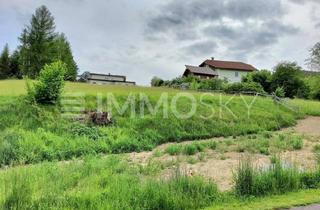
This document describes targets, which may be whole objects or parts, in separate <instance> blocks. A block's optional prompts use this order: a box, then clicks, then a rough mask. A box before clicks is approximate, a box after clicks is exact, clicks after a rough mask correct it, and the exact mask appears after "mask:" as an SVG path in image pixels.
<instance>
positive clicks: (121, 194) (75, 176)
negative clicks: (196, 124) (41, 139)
mask: <svg viewBox="0 0 320 210" xmlns="http://www.w3.org/2000/svg"><path fill="white" fill-rule="evenodd" d="M146 174H147V173H141V171H140V170H139V169H138V168H137V167H135V166H129V165H127V163H125V162H123V161H122V160H120V159H119V158H116V157H110V158H107V159H105V160H97V159H87V160H85V161H84V162H83V163H71V164H66V165H58V164H56V163H47V164H42V165H39V166H32V167H29V168H24V167H22V168H16V169H11V170H8V171H5V172H4V171H2V172H0V177H1V178H2V179H0V181H1V186H0V192H1V193H0V206H1V207H2V208H3V209H119V210H122V209H128V210H129V209H197V208H202V207H205V206H208V205H210V204H211V203H212V202H214V201H215V200H217V199H219V193H218V190H217V187H216V185H215V184H214V183H212V182H208V181H204V180H203V179H202V178H200V177H187V176H185V175H183V174H181V173H179V172H177V173H175V174H173V175H172V177H171V178H169V179H167V180H160V179H159V180H157V179H154V178H153V176H154V174H152V176H150V177H149V176H147V175H146Z"/></svg>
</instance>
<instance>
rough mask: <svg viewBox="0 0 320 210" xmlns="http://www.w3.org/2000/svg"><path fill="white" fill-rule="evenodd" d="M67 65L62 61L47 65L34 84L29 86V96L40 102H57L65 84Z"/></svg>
mask: <svg viewBox="0 0 320 210" xmlns="http://www.w3.org/2000/svg"><path fill="white" fill-rule="evenodd" d="M65 72H66V65H65V64H64V63H62V62H61V61H57V62H54V63H51V64H49V65H45V66H44V68H43V69H42V70H41V72H40V75H39V78H38V81H36V83H35V84H34V86H33V87H32V86H30V85H29V86H28V97H29V99H30V100H32V101H35V102H37V103H38V104H57V102H59V98H60V96H61V93H62V89H63V86H64V74H65Z"/></svg>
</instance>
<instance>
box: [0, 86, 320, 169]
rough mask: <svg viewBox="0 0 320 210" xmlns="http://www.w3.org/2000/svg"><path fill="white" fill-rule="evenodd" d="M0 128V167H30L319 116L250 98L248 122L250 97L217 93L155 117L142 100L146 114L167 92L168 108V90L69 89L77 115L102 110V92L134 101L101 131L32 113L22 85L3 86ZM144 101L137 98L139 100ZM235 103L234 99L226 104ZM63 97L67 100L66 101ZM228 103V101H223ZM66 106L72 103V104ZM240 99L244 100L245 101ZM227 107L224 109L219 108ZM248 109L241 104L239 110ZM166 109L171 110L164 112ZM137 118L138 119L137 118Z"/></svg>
mask: <svg viewBox="0 0 320 210" xmlns="http://www.w3.org/2000/svg"><path fill="white" fill-rule="evenodd" d="M0 88H1V93H0V95H1V97H0V101H1V104H2V106H1V108H0V128H1V136H2V138H1V145H3V146H1V156H0V163H1V164H5V165H7V164H23V163H36V162H40V161H44V160H68V159H71V158H74V157H80V156H82V155H88V154H98V153H123V152H133V151H136V152H138V151H143V150H150V149H152V148H154V147H155V146H156V145H159V144H163V143H166V142H180V141H185V140H190V139H203V138H210V137H219V136H237V135H246V134H251V133H257V132H260V131H268V130H269V131H270V130H277V129H280V128H282V127H286V126H290V125H294V124H295V122H296V119H298V118H301V117H303V116H304V113H312V114H314V115H318V114H320V103H317V102H306V101H303V102H302V101H299V100H297V101H295V103H297V104H299V105H300V107H301V112H300V113H295V112H292V111H290V110H289V109H287V108H286V107H283V106H281V105H278V104H275V103H274V102H273V101H272V100H271V99H268V98H261V97H259V98H257V99H256V101H255V102H254V104H253V105H252V108H251V109H250V113H249V114H250V116H248V110H247V109H248V108H247V106H248V104H250V103H251V102H252V101H253V97H249V96H246V97H239V96H227V95H222V96H220V95H219V94H211V95H209V94H205V95H203V94H201V93H197V92H185V93H186V94H191V96H194V98H195V100H196V101H194V102H192V101H191V100H189V99H187V98H184V97H181V98H179V100H177V103H176V104H177V106H176V108H175V109H170V108H169V109H168V114H167V116H164V115H163V110H164V109H165V107H164V106H163V105H162V106H159V109H158V111H157V112H156V113H153V112H152V110H149V109H148V106H147V105H146V104H144V103H142V102H145V101H146V100H148V101H150V103H151V105H152V107H153V108H155V107H156V104H157V101H158V99H159V98H160V96H161V94H162V93H168V102H169V103H172V99H173V98H174V97H175V94H177V93H181V92H179V91H177V90H172V89H161V88H158V89H157V88H143V87H130V88H129V89H128V88H127V87H118V86H96V85H88V84H76V83H68V84H67V85H66V88H65V96H67V95H68V94H70V93H72V94H76V95H77V94H81V97H83V100H82V101H83V105H81V106H83V109H85V110H95V109H96V106H97V98H96V97H97V94H98V93H99V94H100V95H101V96H102V99H101V101H102V102H101V104H102V110H104V111H107V110H109V107H108V103H106V96H107V94H110V93H112V94H113V95H114V97H115V99H116V101H117V103H118V104H119V106H120V107H121V106H123V105H124V104H125V103H126V100H127V96H128V95H129V94H131V96H133V98H134V99H133V104H134V105H135V106H134V107H133V109H132V107H131V108H130V107H128V108H127V109H126V110H125V111H124V110H120V111H123V113H118V112H117V110H116V107H115V106H114V107H113V109H112V116H113V119H114V123H113V125H111V126H107V127H96V126H90V125H85V124H82V123H79V122H76V121H72V120H69V119H67V118H64V115H63V114H61V108H58V107H49V108H48V107H34V106H30V105H25V103H24V102H23V99H22V97H18V95H21V94H24V93H25V82H24V81H2V82H0ZM141 93H142V94H145V96H147V99H146V98H140V97H141V96H140V94H141ZM232 97H234V98H232ZM66 99H68V100H70V98H68V97H66V98H65V100H66ZM230 99H232V100H231V101H230V102H229V103H227V102H228V100H230ZM71 100H72V98H71ZM200 100H201V101H200ZM245 101H246V102H245ZM192 103H196V104H193V105H195V106H196V107H197V109H196V111H195V113H194V114H193V115H192V116H191V117H190V118H188V119H183V118H177V117H176V115H175V113H174V112H173V111H177V112H178V113H182V114H185V113H188V112H189V111H190V107H192ZM226 103H227V106H224V105H225V104H226ZM246 103H247V104H246ZM171 108H172V107H171ZM141 114H142V115H141Z"/></svg>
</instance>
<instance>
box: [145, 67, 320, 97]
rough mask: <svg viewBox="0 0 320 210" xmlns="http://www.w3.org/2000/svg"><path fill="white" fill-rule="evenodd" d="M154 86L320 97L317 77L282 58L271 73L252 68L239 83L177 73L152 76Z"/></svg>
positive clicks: (279, 95)
mask: <svg viewBox="0 0 320 210" xmlns="http://www.w3.org/2000/svg"><path fill="white" fill-rule="evenodd" d="M151 85H152V86H153V87H160V86H167V87H173V88H189V89H193V90H214V91H223V92H225V93H239V92H256V93H268V94H273V95H276V96H278V97H281V98H282V97H289V98H295V97H297V98H304V99H317V100H320V77H316V76H309V78H308V77H307V78H306V76H305V75H304V73H303V71H302V68H301V67H300V66H298V65H297V64H296V63H294V62H282V63H279V64H278V65H277V66H275V67H274V73H271V71H268V70H261V71H255V72H252V73H249V74H247V75H246V76H244V77H243V78H242V80H241V82H239V83H234V84H228V83H227V81H225V80H221V79H217V78H213V79H200V78H198V77H192V76H189V77H178V78H175V79H173V80H168V81H165V80H162V79H160V78H157V77H154V78H153V79H152V81H151Z"/></svg>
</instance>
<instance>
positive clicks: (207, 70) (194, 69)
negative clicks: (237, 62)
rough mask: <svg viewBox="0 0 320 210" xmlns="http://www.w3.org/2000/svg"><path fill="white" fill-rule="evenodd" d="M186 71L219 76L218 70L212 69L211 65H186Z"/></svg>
mask: <svg viewBox="0 0 320 210" xmlns="http://www.w3.org/2000/svg"><path fill="white" fill-rule="evenodd" d="M186 71H190V72H191V73H194V74H203V75H210V76H217V75H218V74H217V72H216V71H214V70H212V69H211V68H209V67H199V66H188V65H186Z"/></svg>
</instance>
